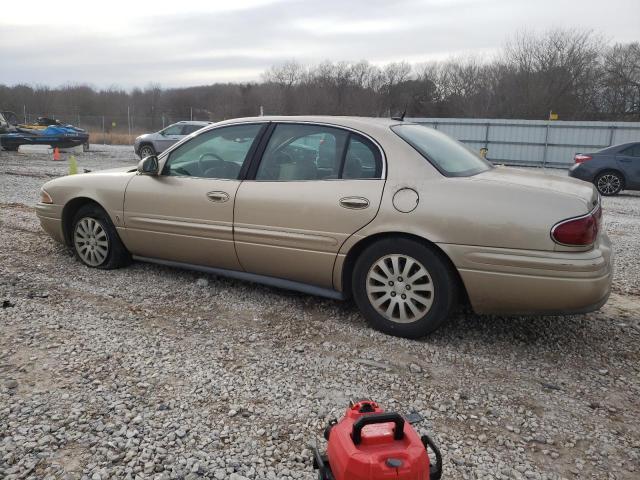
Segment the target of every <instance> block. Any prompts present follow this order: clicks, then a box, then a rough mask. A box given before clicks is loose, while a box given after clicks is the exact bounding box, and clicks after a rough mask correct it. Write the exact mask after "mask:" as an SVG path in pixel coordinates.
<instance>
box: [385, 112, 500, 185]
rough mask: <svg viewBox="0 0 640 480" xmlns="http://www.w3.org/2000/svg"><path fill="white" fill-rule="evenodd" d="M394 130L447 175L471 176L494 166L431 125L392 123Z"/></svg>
mask: <svg viewBox="0 0 640 480" xmlns="http://www.w3.org/2000/svg"><path fill="white" fill-rule="evenodd" d="M391 130H393V131H394V132H395V133H396V134H397V135H398V136H400V138H402V139H403V140H404V141H405V142H407V143H408V144H409V145H411V146H412V147H413V148H415V149H416V150H417V151H418V152H419V153H420V154H421V155H422V156H423V157H424V158H426V159H427V160H428V161H429V162H431V164H433V166H434V167H436V168H437V169H438V170H439V171H440V173H442V174H443V175H446V176H448V177H468V176H470V175H476V174H477V173H481V172H486V171H487V170H489V169H491V168H493V167H492V165H491V164H490V163H489V162H488V161H486V160H484V159H483V158H481V157H480V156H479V155H476V154H474V153H472V152H471V151H470V150H468V149H467V147H465V146H464V145H463V144H462V143H460V142H458V141H457V140H454V139H453V138H451V137H449V136H447V135H445V134H444V133H442V132H438V131H437V130H434V129H432V128H429V127H425V126H423V125H415V124H414V125H411V124H408V125H396V126H393V127H391Z"/></svg>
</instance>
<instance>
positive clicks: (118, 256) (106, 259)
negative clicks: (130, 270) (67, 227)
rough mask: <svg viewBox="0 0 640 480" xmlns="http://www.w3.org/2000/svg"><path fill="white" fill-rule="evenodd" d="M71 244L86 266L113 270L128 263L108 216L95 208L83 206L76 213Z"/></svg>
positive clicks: (128, 260) (122, 246)
mask: <svg viewBox="0 0 640 480" xmlns="http://www.w3.org/2000/svg"><path fill="white" fill-rule="evenodd" d="M71 241H72V245H73V250H74V252H75V254H76V257H78V259H79V260H80V261H81V262H82V263H84V264H85V265H87V266H89V267H93V268H103V269H112V268H118V267H122V266H124V265H127V264H128V263H129V262H130V261H131V260H130V256H129V252H127V249H126V248H125V246H124V245H123V244H122V241H121V240H120V237H119V236H118V232H117V231H116V228H115V227H114V225H113V223H111V220H110V219H109V216H108V215H107V214H106V212H105V211H104V210H103V209H102V208H100V207H98V206H95V205H85V206H84V207H81V208H80V209H79V210H78V212H77V213H76V215H75V216H74V219H73V230H72V233H71Z"/></svg>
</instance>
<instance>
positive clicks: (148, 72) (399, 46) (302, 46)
mask: <svg viewBox="0 0 640 480" xmlns="http://www.w3.org/2000/svg"><path fill="white" fill-rule="evenodd" d="M555 27H561V28H573V29H594V30H596V31H598V32H599V33H601V34H603V35H604V36H605V38H606V39H607V40H610V41H612V42H631V41H640V0H364V1H360V0H321V1H310V0H225V1H219V0H202V1H201V0H186V1H172V2H164V1H163V2H161V1H138V0H128V1H121V0H109V1H106V0H103V1H99V2H96V1H91V0H80V1H78V0H64V1H55V0H46V1H39V0H37V1H34V0H31V1H28V2H20V1H14V0H0V84H10V85H11V84H15V83H30V84H47V85H51V86H57V85H60V84H64V83H74V84H87V83H88V84H91V85H94V86H97V87H108V86H110V85H117V86H121V87H125V88H130V87H132V86H142V87H144V86H146V85H148V84H149V83H150V82H153V83H159V84H161V85H162V86H164V87H171V86H188V85H202V84H209V83H214V82H217V81H245V80H259V79H260V74H261V72H263V71H264V70H265V69H266V68H268V67H269V66H270V65H273V64H278V63H282V62H284V61H287V60H291V59H296V60H298V61H300V62H303V63H317V62H320V61H323V60H333V61H337V60H351V61H357V60H363V59H364V60H369V61H371V62H373V63H376V64H383V63H387V62H391V61H400V60H407V61H409V62H412V63H415V62H423V61H427V60H442V59H446V58H447V57H450V56H459V55H464V56H466V55H474V54H478V55H483V56H490V55H492V54H495V52H497V51H498V50H499V48H500V47H501V45H503V44H504V42H505V40H506V39H507V38H509V37H512V36H513V35H514V34H515V33H516V32H517V31H520V30H523V29H528V30H530V31H534V32H542V31H544V30H546V29H549V28H555Z"/></svg>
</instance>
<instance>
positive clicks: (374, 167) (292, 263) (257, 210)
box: [234, 123, 384, 288]
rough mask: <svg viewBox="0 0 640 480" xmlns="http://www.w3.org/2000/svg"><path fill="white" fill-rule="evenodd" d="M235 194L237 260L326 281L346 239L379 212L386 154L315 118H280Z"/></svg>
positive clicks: (249, 267)
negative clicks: (308, 120) (296, 120)
mask: <svg viewBox="0 0 640 480" xmlns="http://www.w3.org/2000/svg"><path fill="white" fill-rule="evenodd" d="M260 151H261V153H260V152H259V156H258V158H257V159H256V161H255V162H254V163H253V164H252V167H251V168H250V170H249V173H248V179H247V180H245V181H244V182H242V184H241V185H240V187H239V189H238V192H237V195H236V206H235V212H234V240H235V245H236V252H237V254H238V259H239V261H240V264H241V265H242V267H243V268H244V269H245V270H246V271H248V272H251V273H257V274H261V275H268V276H272V277H277V278H283V279H288V280H293V281H298V282H302V283H307V284H312V285H317V286H320V287H325V288H332V287H333V280H332V274H333V265H334V262H335V259H336V255H337V253H338V251H339V249H340V247H341V245H342V244H343V243H344V241H345V240H346V239H347V238H348V237H349V236H350V235H352V234H353V233H354V232H356V231H357V230H359V229H361V228H362V227H364V226H365V225H366V224H367V223H369V222H370V221H371V220H373V218H374V217H375V216H376V214H377V211H378V207H379V205H380V200H381V197H382V191H383V188H384V158H383V154H382V151H381V149H380V148H379V147H378V146H377V144H375V143H374V142H373V141H371V140H370V139H368V138H366V137H365V136H363V135H361V134H359V133H357V132H353V131H350V130H346V129H342V128H338V127H333V126H329V125H320V124H307V123H305V124H302V123H277V124H274V125H273V126H272V127H271V134H270V137H269V138H268V140H265V141H264V142H263V145H262V146H261V148H260Z"/></svg>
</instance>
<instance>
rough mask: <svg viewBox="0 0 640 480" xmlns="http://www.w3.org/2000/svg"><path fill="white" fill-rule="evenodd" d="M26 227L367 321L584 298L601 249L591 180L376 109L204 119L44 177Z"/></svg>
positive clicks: (602, 275) (398, 329)
mask: <svg viewBox="0 0 640 480" xmlns="http://www.w3.org/2000/svg"><path fill="white" fill-rule="evenodd" d="M41 197H42V198H41V202H40V203H39V204H38V206H37V213H38V216H39V218H40V221H41V224H42V226H43V228H44V229H45V230H46V231H47V232H48V233H49V234H50V235H51V236H52V237H53V238H55V239H56V240H58V241H60V242H63V243H65V244H67V245H69V246H70V247H72V248H73V249H74V251H75V254H76V256H77V257H78V259H80V261H82V262H83V263H85V264H86V265H88V266H90V267H97V268H116V267H120V266H123V265H126V264H127V263H129V262H130V261H131V259H133V260H140V261H145V262H154V263H159V264H163V265H170V266H176V267H184V268H189V269H193V270H199V271H203V272H211V273H214V274H217V275H227V276H230V277H234V278H239V279H246V280H250V281H255V282H261V283H265V284H267V285H272V286H276V287H282V288H287V289H292V290H298V291H301V292H306V293H310V294H315V295H321V296H326V297H330V298H336V299H343V298H349V297H353V298H354V299H355V302H356V303H357V305H358V307H359V308H360V310H361V312H362V313H363V315H364V316H365V317H366V319H367V320H368V321H369V322H370V323H371V325H373V326H374V327H376V328H378V329H380V330H382V331H384V332H387V333H390V334H393V335H400V336H404V337H411V338H414V337H419V336H422V335H425V334H428V333H430V332H432V331H434V330H435V329H436V328H438V327H439V326H440V325H442V324H443V322H444V321H445V320H446V319H447V317H448V316H449V315H450V314H451V312H452V310H453V309H454V307H455V306H456V304H458V303H461V302H468V303H469V304H470V305H471V307H472V308H473V309H474V310H475V311H476V312H477V313H501V314H563V313H578V312H588V311H592V310H596V309H598V308H600V307H601V306H602V305H603V304H604V303H605V302H606V300H607V298H608V296H609V290H610V286H611V277H612V255H611V247H610V243H609V240H608V238H607V236H606V234H605V233H604V232H603V231H602V228H601V208H600V199H599V196H598V194H597V192H596V191H595V189H594V188H593V186H591V185H589V184H587V183H584V182H580V181H577V180H573V179H570V178H558V177H552V176H546V175H543V174H539V173H530V172H524V171H520V170H515V169H509V168H504V167H498V168H494V167H493V166H491V165H490V164H489V163H488V162H486V161H485V160H483V159H481V158H480V157H479V156H476V155H474V154H473V153H471V152H470V151H469V150H467V149H466V148H465V147H464V146H462V145H461V144H459V143H458V142H456V141H455V140H452V139H451V138H449V137H447V136H446V135H444V134H442V133H439V132H437V131H436V130H433V129H430V128H427V127H424V126H420V125H416V124H411V123H408V122H402V121H396V120H391V119H369V118H347V117H259V118H246V119H238V120H231V121H225V122H221V123H217V124H214V125H211V126H210V127H207V128H204V129H202V130H200V131H198V132H196V133H194V134H192V135H191V136H189V137H187V138H186V139H184V140H183V141H181V142H180V143H178V144H176V145H174V146H173V147H171V148H170V149H169V150H167V151H166V152H164V153H163V154H162V155H160V156H158V157H155V156H151V157H147V158H145V159H143V160H142V161H141V162H140V163H139V165H138V168H137V169H136V168H120V169H112V170H105V171H101V172H95V173H88V174H83V175H73V176H68V177H62V178H58V179H55V180H52V181H50V182H47V183H46V184H45V185H44V186H43V188H42V191H41Z"/></svg>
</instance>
